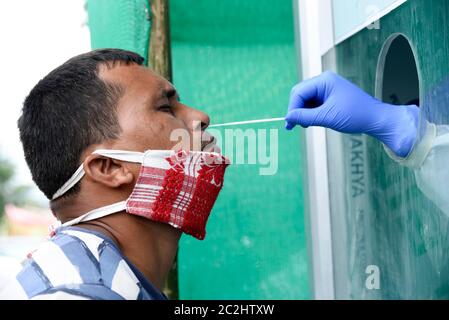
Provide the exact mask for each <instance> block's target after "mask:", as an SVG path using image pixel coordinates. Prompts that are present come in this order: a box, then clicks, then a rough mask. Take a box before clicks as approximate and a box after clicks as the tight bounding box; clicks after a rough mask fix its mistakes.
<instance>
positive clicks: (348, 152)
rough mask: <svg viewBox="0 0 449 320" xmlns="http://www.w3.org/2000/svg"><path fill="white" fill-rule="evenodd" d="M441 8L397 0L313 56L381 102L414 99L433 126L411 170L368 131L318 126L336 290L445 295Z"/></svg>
mask: <svg viewBox="0 0 449 320" xmlns="http://www.w3.org/2000/svg"><path fill="white" fill-rule="evenodd" d="M447 12H449V3H448V2H446V1H437V0H434V1H418V0H417V1H413V0H411V1H407V2H406V3H405V4H404V5H402V6H400V7H399V8H398V9H396V10H394V11H393V12H392V13H390V14H389V15H387V16H385V17H384V18H382V19H381V21H380V28H379V29H364V30H362V31H361V32H359V33H358V34H356V35H355V36H353V37H351V38H349V39H348V40H346V41H344V42H343V43H341V44H340V45H338V46H337V47H335V48H334V49H333V50H331V51H330V52H329V53H328V54H327V55H326V56H325V57H324V59H323V60H324V61H323V62H324V65H325V67H326V68H327V69H333V70H335V71H337V72H338V73H339V74H341V75H343V76H345V77H347V78H349V79H350V80H351V81H353V82H354V83H356V84H357V85H359V86H361V87H362V88H363V89H364V90H366V91H367V92H368V93H370V94H371V95H376V96H377V97H378V98H379V99H382V100H383V101H385V102H388V103H391V104H397V105H399V104H417V105H420V108H421V111H422V119H421V127H422V128H424V129H425V128H426V127H425V126H424V125H423V124H425V123H427V122H428V123H433V124H435V125H436V127H435V128H436V136H437V139H436V140H434V146H433V148H432V149H431V150H432V151H430V153H429V156H428V158H427V160H426V162H425V163H424V164H423V166H421V167H420V169H419V170H412V169H409V168H406V167H404V166H402V165H400V164H398V163H396V162H394V161H393V160H392V159H391V158H390V157H389V156H388V155H387V154H386V152H385V150H384V147H383V146H382V145H381V143H379V142H378V141H376V140H374V139H372V138H369V137H367V136H363V135H350V136H348V135H341V134H338V133H335V132H331V131H328V134H327V138H328V148H329V150H328V167H329V174H330V197H331V214H332V216H331V219H332V239H333V260H334V267H335V268H334V270H335V273H334V276H335V277H334V278H335V290H336V297H337V298H355V299H415V298H424V299H433V298H448V297H449V281H448V280H449V220H448V210H447V208H448V207H449V206H448V205H447V201H446V198H447V197H449V194H447V196H445V192H444V190H447V189H448V186H447V183H448V181H449V180H448V179H447V177H448V175H447V170H449V166H447V165H445V163H449V162H448V161H447V160H449V159H448V158H449V155H448V157H446V156H445V153H447V146H448V143H447V142H446V140H448V139H447V137H448V136H447V132H448V130H447V126H445V124H447V123H449V122H448V119H449V117H448V116H449V107H448V106H449V95H448V93H447V92H448V87H449V86H448V82H447V79H448V75H449V63H448V57H449V43H448V42H447V41H446V40H445V39H447V37H448V32H447V31H442V30H447V28H448V27H449V26H448V23H449V22H448V20H447V18H446V13H447ZM418 22H419V23H418ZM437 30H438V32H436V31H437ZM361 107H362V106H361ZM424 129H423V130H424ZM421 134H423V132H422V131H421ZM445 177H446V178H445ZM342 186H343V187H342Z"/></svg>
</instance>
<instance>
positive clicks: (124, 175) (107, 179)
mask: <svg viewBox="0 0 449 320" xmlns="http://www.w3.org/2000/svg"><path fill="white" fill-rule="evenodd" d="M83 164H84V172H85V174H86V176H88V177H89V178H90V179H92V180H93V181H95V182H98V183H100V184H103V185H105V186H108V187H110V188H118V187H120V186H122V185H125V184H130V183H132V182H133V181H134V174H133V172H132V171H131V170H129V168H128V167H127V166H126V165H124V163H123V162H122V161H118V160H114V159H110V158H107V157H104V156H102V155H99V154H90V155H88V156H87V157H86V159H85V160H84V163H83Z"/></svg>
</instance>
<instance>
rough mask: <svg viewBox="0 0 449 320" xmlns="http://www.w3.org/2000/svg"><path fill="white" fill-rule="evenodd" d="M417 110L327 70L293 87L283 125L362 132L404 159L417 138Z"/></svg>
mask: <svg viewBox="0 0 449 320" xmlns="http://www.w3.org/2000/svg"><path fill="white" fill-rule="evenodd" d="M419 112H420V109H419V108H418V107H417V106H414V105H411V106H396V105H391V104H386V103H383V102H381V101H379V100H377V99H375V98H373V97H372V96H370V95H369V94H367V93H366V92H364V91H363V90H361V89H360V88H359V87H357V86H356V85H354V84H352V83H351V82H349V81H348V80H346V79H344V78H342V77H340V76H338V75H337V74H335V73H333V72H330V71H327V72H325V73H323V74H321V75H320V76H318V77H315V78H312V79H310V80H306V81H304V82H302V83H300V84H298V85H296V86H295V87H293V89H292V92H291V96H290V104H289V106H288V113H287V116H286V117H285V121H286V122H287V124H286V126H285V127H286V129H287V130H292V129H293V128H294V127H295V126H296V125H301V126H302V127H305V128H307V127H309V126H321V127H326V128H330V129H333V130H336V131H339V132H343V133H364V134H367V135H370V136H372V137H375V138H377V139H379V140H380V141H382V142H383V143H384V144H385V145H387V147H388V148H390V149H391V150H392V151H393V152H394V153H395V154H396V155H397V156H398V157H402V158H405V157H406V156H407V155H408V154H409V153H410V152H411V150H412V148H413V145H414V143H415V140H416V138H417V132H418V121H419Z"/></svg>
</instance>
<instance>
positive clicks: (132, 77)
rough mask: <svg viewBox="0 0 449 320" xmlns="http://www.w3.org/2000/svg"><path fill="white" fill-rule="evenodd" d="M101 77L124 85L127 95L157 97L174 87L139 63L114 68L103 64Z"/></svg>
mask: <svg viewBox="0 0 449 320" xmlns="http://www.w3.org/2000/svg"><path fill="white" fill-rule="evenodd" d="M99 77H100V78H102V79H103V80H106V81H108V82H112V83H117V84H120V85H122V86H124V87H125V91H126V93H125V95H133V96H138V97H141V98H146V99H148V98H154V99H157V98H159V97H160V95H161V94H162V93H163V92H164V91H167V90H170V89H172V88H173V86H172V85H171V84H170V82H168V81H167V80H165V79H164V78H162V77H160V76H159V75H157V74H156V73H155V72H153V71H152V70H151V69H149V68H147V67H144V66H139V65H137V64H130V65H125V64H116V65H115V66H113V67H112V68H111V67H108V66H107V65H102V66H101V67H100V69H99Z"/></svg>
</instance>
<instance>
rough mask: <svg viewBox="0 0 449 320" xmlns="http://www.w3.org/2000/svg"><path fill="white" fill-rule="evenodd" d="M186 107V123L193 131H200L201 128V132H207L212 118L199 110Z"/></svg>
mask: <svg viewBox="0 0 449 320" xmlns="http://www.w3.org/2000/svg"><path fill="white" fill-rule="evenodd" d="M185 107H186V115H185V121H186V122H187V126H188V127H189V128H190V129H191V130H192V131H193V130H198V129H199V127H200V128H201V131H205V130H206V129H207V127H208V126H209V124H210V117H209V116H208V115H207V114H206V113H204V112H202V111H200V110H198V109H194V108H191V107H188V106H185Z"/></svg>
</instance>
